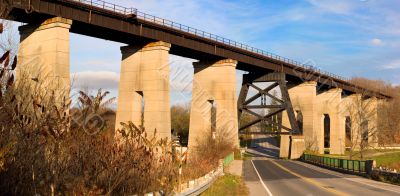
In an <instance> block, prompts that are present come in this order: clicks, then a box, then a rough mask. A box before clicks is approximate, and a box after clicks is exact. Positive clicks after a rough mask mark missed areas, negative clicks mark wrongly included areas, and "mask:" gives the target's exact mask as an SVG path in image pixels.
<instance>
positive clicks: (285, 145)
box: [279, 135, 305, 159]
mask: <svg viewBox="0 0 400 196" xmlns="http://www.w3.org/2000/svg"><path fill="white" fill-rule="evenodd" d="M290 140H291V141H290ZM290 142H291V144H290ZM304 151H305V140H304V136H289V135H282V136H281V145H280V149H279V158H290V159H299V158H300V157H301V155H303V153H304Z"/></svg>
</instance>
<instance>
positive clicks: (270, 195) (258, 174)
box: [251, 160, 273, 196]
mask: <svg viewBox="0 0 400 196" xmlns="http://www.w3.org/2000/svg"><path fill="white" fill-rule="evenodd" d="M251 164H252V165H253V167H254V170H255V171H256V173H257V176H258V178H259V179H260V182H261V184H262V185H263V187H264V189H265V190H266V191H267V192H268V195H269V196H273V195H272V193H271V191H270V190H269V189H268V187H267V185H265V183H264V181H263V180H262V178H261V176H260V173H258V170H257V168H256V166H255V165H254V163H253V160H251Z"/></svg>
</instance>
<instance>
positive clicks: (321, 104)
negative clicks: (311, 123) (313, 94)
mask: <svg viewBox="0 0 400 196" xmlns="http://www.w3.org/2000/svg"><path fill="white" fill-rule="evenodd" d="M316 100H317V108H318V109H317V120H316V133H317V134H318V135H319V138H320V139H319V140H318V146H319V149H324V135H325V131H326V132H328V131H329V134H328V133H327V134H328V135H329V140H328V141H327V143H328V145H329V146H327V148H329V153H330V154H344V151H345V140H346V136H345V121H346V119H345V117H344V116H343V115H342V114H341V111H340V104H341V103H342V89H339V88H334V89H330V90H328V91H326V92H323V93H321V94H319V95H317V99H316ZM326 119H329V124H326V123H328V121H327V120H326ZM325 129H326V130H325ZM319 153H322V152H319Z"/></svg>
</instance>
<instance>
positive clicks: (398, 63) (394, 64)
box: [382, 59, 400, 69]
mask: <svg viewBox="0 0 400 196" xmlns="http://www.w3.org/2000/svg"><path fill="white" fill-rule="evenodd" d="M382 68H383V69H399V68H400V59H398V60H394V61H392V62H390V63H388V64H386V65H384V66H382Z"/></svg>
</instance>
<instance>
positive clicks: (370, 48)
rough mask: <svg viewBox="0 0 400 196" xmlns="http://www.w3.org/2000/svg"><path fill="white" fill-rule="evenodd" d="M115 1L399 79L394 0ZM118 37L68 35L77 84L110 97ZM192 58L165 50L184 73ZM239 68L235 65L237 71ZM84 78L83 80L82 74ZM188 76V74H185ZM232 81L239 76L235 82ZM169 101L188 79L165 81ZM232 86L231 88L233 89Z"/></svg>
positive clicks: (346, 69) (339, 67) (335, 67)
mask: <svg viewBox="0 0 400 196" xmlns="http://www.w3.org/2000/svg"><path fill="white" fill-rule="evenodd" d="M109 2H114V3H117V4H119V5H124V6H127V7H135V8H137V9H139V10H141V11H143V12H146V13H149V14H153V15H156V16H159V17H163V18H167V19H171V20H173V21H176V22H179V23H182V24H186V25H188V26H192V27H195V28H198V29H201V30H205V31H208V32H211V33H214V34H217V35H220V36H223V37H226V38H230V39H233V40H236V41H239V42H243V43H247V44H249V45H252V46H255V47H257V48H260V49H264V50H266V51H269V52H272V53H275V54H278V55H281V56H285V57H288V58H292V59H294V60H298V61H300V62H311V63H312V64H314V65H316V66H318V67H320V68H321V69H323V70H326V71H329V72H332V73H335V74H338V75H341V76H345V77H354V76H362V77H368V78H371V79H382V80H385V81H388V82H391V83H394V84H400V12H399V11H398V9H399V8H400V1H398V0H385V1H382V0H302V1H301V0H280V1H276V0H240V1H239V0H229V1H228V0H190V1H182V0H118V1H116V0H114V1H111V0H109ZM120 46H122V44H119V43H114V42H110V41H105V40H99V39H94V38H89V37H85V36H81V35H75V34H72V35H71V72H72V73H73V75H74V78H75V80H76V81H77V82H76V83H77V86H79V85H82V84H85V85H87V86H89V87H90V88H93V89H96V88H100V87H102V88H105V89H107V90H110V91H111V92H112V94H113V96H117V91H118V80H119V70H120V59H121V54H120V50H119V47H120ZM191 62H192V60H190V59H183V58H180V57H175V56H172V57H171V67H172V69H173V70H174V69H178V68H179V69H184V70H185V73H188V75H190V74H191V73H192V72H193V70H192V65H191ZM241 74H242V72H238V74H237V75H238V78H240V75H241ZM83 78H85V79H83ZM185 82H187V83H189V85H190V82H191V76H190V77H189V78H185ZM239 82H240V81H239ZM172 86H173V87H172V90H173V92H172V98H171V100H172V103H173V104H175V103H183V102H188V101H190V98H191V95H190V90H191V89H190V86H187V85H186V84H182V81H180V80H179V81H172ZM237 90H239V89H237Z"/></svg>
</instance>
